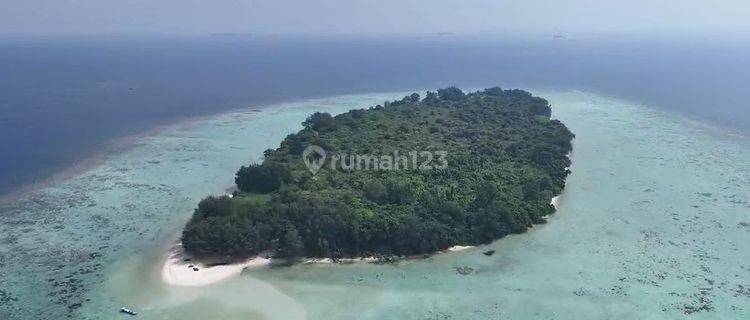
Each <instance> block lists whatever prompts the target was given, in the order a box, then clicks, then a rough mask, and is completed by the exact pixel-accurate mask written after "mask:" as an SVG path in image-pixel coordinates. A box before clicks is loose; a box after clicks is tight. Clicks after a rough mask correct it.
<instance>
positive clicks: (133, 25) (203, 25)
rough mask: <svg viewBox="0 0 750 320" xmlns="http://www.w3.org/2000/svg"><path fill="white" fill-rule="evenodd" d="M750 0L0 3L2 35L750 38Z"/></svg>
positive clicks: (98, 0)
mask: <svg viewBox="0 0 750 320" xmlns="http://www.w3.org/2000/svg"><path fill="white" fill-rule="evenodd" d="M749 20H750V1H747V0H728V1H720V0H717V1H693V0H613V1H605V0H564V1H551V0H548V1H541V0H526V1H507V0H495V1H490V0H446V1H443V0H369V1H363V0H338V1H333V0H318V1H314V0H0V33H22V34H205V33H223V32H227V33H246V32H249V33H257V34H261V33H263V34H266V33H272V34H279V33H280V34H288V33H293V34H309V33H313V34H432V33H439V32H453V33H459V34H466V33H471V34H475V33H493V34H540V35H544V34H555V33H566V34H574V35H575V34H583V35H588V34H613V33H615V34H634V35H639V34H660V35H686V34H687V35H709V36H710V35H720V34H723V35H730V36H740V37H743V38H744V37H747V36H748V35H750V22H748V21H749Z"/></svg>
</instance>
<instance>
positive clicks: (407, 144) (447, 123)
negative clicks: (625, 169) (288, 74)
mask: <svg viewBox="0 0 750 320" xmlns="http://www.w3.org/2000/svg"><path fill="white" fill-rule="evenodd" d="M550 114H551V109H550V106H549V103H548V102H547V101H546V100H544V99H542V98H539V97H534V96H532V95H531V94H530V93H528V92H525V91H522V90H502V89H500V88H490V89H486V90H484V91H479V92H475V93H469V94H465V93H464V92H462V91H461V90H459V89H457V88H453V87H451V88H446V89H440V90H438V91H437V93H434V92H428V93H427V95H426V97H425V98H424V99H420V96H419V95H418V94H416V93H415V94H412V95H410V96H407V97H404V98H403V99H402V100H398V101H393V102H390V103H389V102H386V103H385V104H384V105H382V106H380V105H378V106H375V107H371V108H369V109H360V110H352V111H349V112H347V113H344V114H341V115H337V116H335V117H332V116H331V115H329V114H326V113H316V114H313V115H311V116H310V117H309V118H308V119H307V120H306V121H305V122H304V123H303V126H304V129H302V130H301V131H299V132H298V133H296V134H292V135H289V136H287V137H286V139H284V141H283V142H281V146H280V147H279V148H278V149H276V150H267V151H266V152H265V153H264V156H265V157H264V160H263V162H262V164H260V165H257V164H254V165H250V166H247V167H242V168H241V169H240V170H239V171H238V172H237V176H236V180H235V181H236V183H237V186H238V189H239V191H238V192H236V193H235V196H234V197H233V198H230V197H227V196H222V197H208V198H206V199H204V200H202V201H201V202H200V203H199V204H198V208H197V209H196V210H195V213H194V214H193V217H192V219H191V220H190V221H189V222H188V224H187V226H186V227H185V229H184V231H183V235H182V241H183V245H184V248H185V249H186V250H187V251H188V252H190V253H193V254H195V255H197V256H229V257H233V258H242V257H248V256H253V255H256V254H258V253H261V252H271V253H272V254H273V255H275V256H277V257H285V258H295V257H300V256H308V257H311V256H328V257H345V256H359V255H376V254H384V255H411V254H420V253H429V252H434V251H437V250H441V249H445V248H447V247H450V246H453V245H476V244H482V243H487V242H490V241H492V240H495V239H498V238H501V237H503V236H505V235H507V234H510V233H519V232H524V231H525V230H526V229H527V228H529V227H530V226H532V224H534V223H543V222H544V217H545V216H546V215H549V214H551V213H553V212H554V208H553V207H552V206H551V205H550V199H551V198H552V197H553V196H555V195H557V194H559V193H560V192H561V191H562V189H563V187H564V182H565V178H566V176H567V174H568V172H567V170H566V169H565V168H566V167H568V165H569V164H570V161H569V159H568V157H567V156H566V155H567V154H568V153H569V152H570V151H571V140H572V139H573V134H572V133H571V132H570V131H568V129H567V128H566V127H565V126H564V125H563V124H562V123H560V122H559V121H557V120H551V119H550ZM310 145H317V146H320V147H322V148H324V149H325V150H326V151H327V152H328V153H329V155H330V154H332V153H341V154H354V153H357V154H370V155H392V154H393V152H394V151H395V150H398V151H399V152H401V153H402V154H406V153H408V152H409V151H412V150H414V151H446V152H447V157H446V159H447V162H448V166H447V167H446V168H444V169H432V170H419V169H417V168H413V167H410V168H408V169H406V170H404V169H403V167H401V169H402V170H341V169H340V168H339V169H338V170H334V169H332V168H331V167H330V166H329V165H328V164H327V165H326V166H324V167H323V168H322V169H321V170H320V171H319V172H317V174H315V175H313V174H312V173H311V172H310V171H309V170H308V169H307V167H306V166H305V165H304V162H303V160H302V153H303V151H304V150H305V148H306V147H308V146H310ZM423 160H424V158H420V161H419V162H420V163H421V162H422V161H423ZM433 160H435V161H433V162H432V164H433V165H437V162H436V160H437V157H436V158H435V159H433Z"/></svg>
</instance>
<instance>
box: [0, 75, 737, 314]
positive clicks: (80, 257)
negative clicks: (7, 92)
mask: <svg viewBox="0 0 750 320" xmlns="http://www.w3.org/2000/svg"><path fill="white" fill-rule="evenodd" d="M532 91H533V92H534V93H535V94H537V95H540V96H543V97H546V98H547V99H548V100H549V101H550V102H551V103H552V105H553V114H554V117H556V118H558V119H560V120H562V121H563V122H564V123H565V124H566V125H567V126H568V127H569V128H570V129H571V130H572V131H573V132H574V133H576V135H577V137H576V140H575V143H574V152H573V153H572V159H573V166H572V168H571V170H572V172H573V173H572V175H571V176H570V177H569V179H568V184H567V187H566V189H565V191H564V193H563V194H562V196H561V198H560V208H559V210H558V212H557V213H556V214H554V215H553V216H551V217H550V218H549V222H548V223H547V224H543V225H538V226H536V227H534V228H533V229H532V230H531V231H530V232H527V233H525V234H521V235H513V236H509V237H507V238H504V239H501V240H499V241H496V242H495V243H493V244H490V245H486V246H483V247H478V248H473V249H468V250H466V251H461V252H456V253H446V254H439V255H435V256H433V257H430V258H427V259H424V260H411V261H406V262H403V263H400V264H397V265H372V264H354V265H297V266H294V267H289V268H274V269H256V270H251V271H247V272H245V273H244V274H243V275H241V276H239V277H236V278H233V279H230V280H228V281H225V282H222V283H217V284H214V285H211V286H207V287H200V288H185V287H170V286H167V285H165V284H163V283H162V282H161V281H160V269H161V265H162V263H163V262H164V260H165V259H166V252H167V248H168V247H169V246H170V245H171V244H172V243H173V242H174V241H176V239H177V238H178V236H179V232H180V229H181V227H182V225H183V223H184V222H185V221H186V219H188V217H189V215H190V213H191V210H192V208H193V207H194V206H195V204H196V203H197V201H198V200H199V199H200V198H202V197H203V196H205V195H207V194H223V193H225V192H226V188H227V187H228V186H230V185H231V184H232V174H233V172H234V171H235V170H236V168H237V167H238V166H239V165H241V164H243V163H247V162H249V161H255V160H258V159H259V157H260V155H261V154H262V151H263V150H264V149H266V148H269V147H273V146H275V145H277V144H278V142H279V140H280V139H282V138H283V137H284V136H285V135H286V134H288V133H291V132H294V131H296V130H298V129H299V127H300V122H301V121H302V120H303V119H304V118H305V117H306V115H308V114H310V113H311V112H314V111H326V112H330V113H339V112H345V111H347V110H349V109H352V108H357V107H361V106H368V105H373V104H377V103H379V102H380V101H383V100H385V99H392V98H395V97H400V96H403V95H405V93H406V92H396V93H393V92H392V93H379V94H364V95H345V96H336V97H331V98H324V99H313V100H306V101H301V102H297V103H286V104H280V105H275V106H273V107H269V108H263V109H261V110H260V111H253V110H241V111H235V112H229V113H224V114H222V115H219V116H215V117H210V118H206V119H201V120H195V121H189V122H184V123H181V124H176V125H173V126H170V127H165V128H163V129H162V130H160V131H158V132H155V133H154V134H153V135H151V136H148V137H145V138H143V139H141V140H139V141H138V142H137V143H136V144H135V145H134V146H133V147H132V148H130V149H128V150H126V151H123V152H119V153H114V154H110V155H108V156H106V157H105V159H103V161H102V163H101V164H99V165H96V166H94V167H92V168H90V169H88V170H86V171H85V172H82V173H80V174H78V175H77V176H75V177H73V178H70V179H67V180H65V181H63V182H58V183H55V184H54V185H52V186H48V187H46V188H43V189H41V190H39V191H38V192H36V193H34V194H29V195H27V196H24V197H23V198H22V199H21V200H18V201H16V202H14V203H12V204H11V205H6V206H4V207H2V211H3V213H4V214H3V216H2V217H0V234H2V235H3V237H2V239H0V241H2V242H0V244H1V245H0V250H2V251H0V254H2V257H3V259H2V261H1V262H2V265H1V266H0V278H2V279H3V282H2V286H1V287H0V288H2V289H1V290H2V291H0V299H2V304H0V309H1V310H0V311H2V314H3V315H4V317H5V318H8V319H61V318H65V317H68V318H74V319H113V318H118V317H126V316H124V315H118V313H117V311H118V309H119V308H120V307H121V306H123V305H126V306H129V307H131V308H133V309H135V310H138V311H139V312H140V314H139V316H138V317H139V318H143V319H284V320H291V319H353V318H356V319H607V318H609V319H683V318H684V317H685V316H686V315H688V314H689V315H690V317H691V318H694V319H744V318H748V317H750V289H749V288H750V251H748V250H747V248H746V246H747V243H750V198H749V197H748V195H750V144H748V142H747V140H746V139H745V138H744V137H742V136H739V135H737V133H736V131H734V130H727V129H726V128H723V127H719V126H714V125H707V124H704V123H701V122H696V121H694V120H691V119H690V118H688V117H685V116H680V115H675V114H673V113H669V112H664V111H658V110H654V109H651V108H647V107H644V106H642V105H639V104H635V103H632V102H627V101H623V100H619V99H614V98H610V97H606V96H602V95H598V94H594V93H589V92H584V91H576V90H562V91H559V90H558V91H549V90H532ZM487 250H495V251H496V253H495V254H494V255H492V256H485V255H484V254H483V252H485V251H487ZM458 268H461V269H460V270H461V271H463V272H458V270H459V269H458ZM467 271H468V272H467Z"/></svg>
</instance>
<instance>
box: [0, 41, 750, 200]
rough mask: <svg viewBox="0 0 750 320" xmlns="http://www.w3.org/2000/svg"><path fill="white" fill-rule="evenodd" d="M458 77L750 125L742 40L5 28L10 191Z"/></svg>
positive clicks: (2, 186)
mask: <svg viewBox="0 0 750 320" xmlns="http://www.w3.org/2000/svg"><path fill="white" fill-rule="evenodd" d="M448 85H456V86H460V87H465V88H469V87H486V86H494V85H499V86H502V87H519V88H525V87H533V88H556V89H583V90H588V91H592V92H600V93H604V94H607V95H611V96H615V97H618V98H623V99H627V100H631V101H633V102H638V103H642V104H645V105H646V106H650V107H654V108H661V109H668V110H674V111H677V112H681V113H685V114H689V115H692V116H693V117H695V118H697V119H701V120H704V121H708V122H712V123H717V124H719V125H722V126H727V127H731V128H734V129H738V130H740V131H745V130H747V129H748V128H750V112H749V111H750V107H749V106H748V100H749V99H748V98H749V96H750V93H749V92H748V88H750V45H747V44H746V43H740V42H730V41H721V40H704V41H683V42H680V41H663V40H662V41H657V40H633V39H596V40H594V39H588V40H586V39H581V40H552V39H537V40H533V41H531V40H509V39H499V38H480V37H472V38H458V37H412V38H366V39H355V38H333V37H328V38H325V37H316V38H305V37H270V36H266V37H260V36H202V37H198V36H196V37H150V38H136V37H110V38H105V37H93V38H91V37H87V38H84V37H63V38H46V37H19V36H13V37H10V36H5V37H3V38H0V194H4V193H8V192H11V191H13V190H17V189H18V188H21V187H22V186H25V185H29V184H30V183H33V182H39V181H43V180H44V179H46V178H48V177H50V176H51V175H53V174H55V173H56V172H60V171H62V170H64V169H65V168H69V167H71V166H72V165H74V164H76V163H80V162H81V161H83V160H85V159H89V158H91V157H92V156H93V155H96V154H97V153H98V152H103V151H104V150H106V149H108V148H111V147H112V145H113V144H116V143H115V142H116V141H117V139H118V138H120V137H124V136H128V135H133V134H139V133H143V132H146V131H147V130H149V129H151V128H155V127H158V126H160V125H164V124H170V123H174V122H176V121H180V120H183V119H187V118H191V117H196V116H202V115H209V114H215V113H219V112H222V111H226V110H230V109H237V108H244V107H262V106H264V105H268V104H271V103H275V102H284V101H290V100H298V99H302V98H313V97H323V96H331V95H338V94H350V93H364V92H383V91H396V90H398V91H400V90H408V89H411V88H415V89H416V88H438V87H444V86H448Z"/></svg>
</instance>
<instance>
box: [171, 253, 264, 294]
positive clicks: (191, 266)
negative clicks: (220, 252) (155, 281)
mask: <svg viewBox="0 0 750 320" xmlns="http://www.w3.org/2000/svg"><path fill="white" fill-rule="evenodd" d="M270 264H271V259H267V258H263V257H255V258H252V259H248V260H246V261H243V262H239V263H232V264H225V265H216V266H210V267H207V266H205V265H204V264H202V263H199V262H194V261H192V260H191V259H189V258H187V257H186V256H185V255H184V254H183V252H182V246H181V245H176V246H175V247H174V248H173V249H172V250H170V252H169V257H167V259H166V261H165V262H164V265H163V266H162V269H161V277H162V280H163V281H164V282H165V283H167V284H169V285H173V286H186V287H201V286H206V285H210V284H213V283H217V282H221V281H223V280H226V279H229V278H232V277H234V276H237V275H240V274H241V273H242V270H245V268H252V267H262V266H268V265H270Z"/></svg>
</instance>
